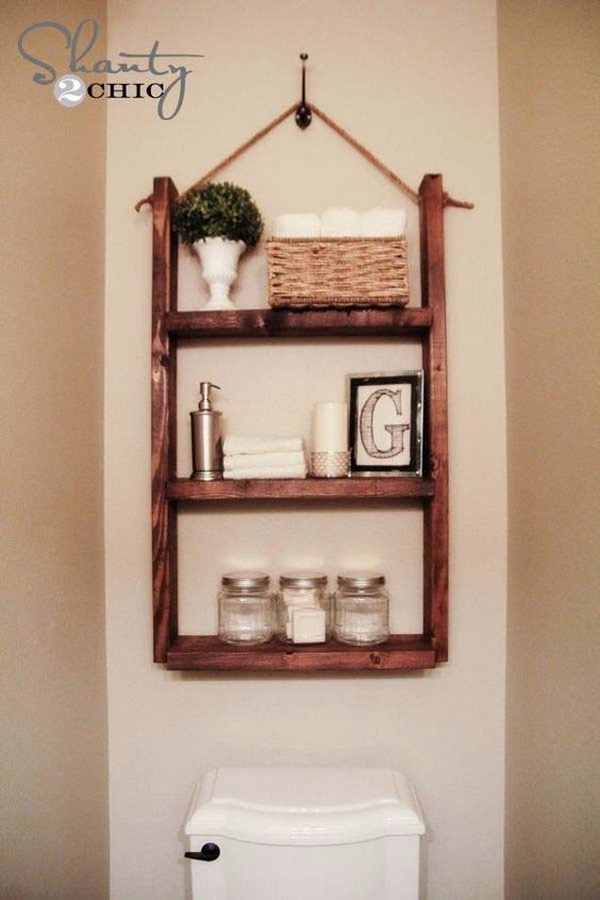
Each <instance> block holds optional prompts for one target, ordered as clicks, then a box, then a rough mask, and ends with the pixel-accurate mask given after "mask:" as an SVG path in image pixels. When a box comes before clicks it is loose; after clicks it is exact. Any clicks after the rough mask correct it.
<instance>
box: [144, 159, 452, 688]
mask: <svg viewBox="0 0 600 900" xmlns="http://www.w3.org/2000/svg"><path fill="white" fill-rule="evenodd" d="M176 199H177V190H176V188H175V186H174V184H173V182H172V181H171V179H170V178H156V179H155V181H154V192H153V195H152V206H153V219H154V237H153V282H152V543H153V612H154V660H155V662H158V663H164V664H166V665H167V668H169V669H180V670H185V669H192V670H194V669H195V670H228V671H238V672H252V671H277V672H289V673H292V672H315V671H340V672H344V671H352V672H356V671H361V672H385V671H388V672H389V671H394V670H398V671H401V670H410V669H426V668H431V667H432V666H434V665H436V664H437V663H440V662H444V661H446V660H447V659H448V447H447V443H448V436H447V435H448V429H447V393H446V322H445V287H444V238H443V210H444V206H445V204H446V203H447V198H446V197H445V195H444V192H443V189H442V178H441V176H440V175H426V176H425V177H424V179H423V181H422V183H421V186H420V189H419V211H420V237H421V293H422V307H421V308H405V309H352V310H306V311H291V310H284V309H279V310H271V309H252V310H244V309H241V310H235V311H231V312H230V311H225V312H180V311H178V310H177V260H178V239H177V235H176V234H175V232H174V231H173V230H172V228H171V214H172V211H173V207H174V204H175V202H176ZM314 337H319V338H323V339H327V338H336V339H337V338H348V339H352V340H354V339H360V338H373V337H381V338H387V339H388V340H389V339H399V340H401V339H405V338H412V339H417V340H419V341H420V342H421V344H422V354H423V369H424V372H425V385H426V390H425V435H424V439H425V448H426V460H425V476H424V477H423V478H412V477H404V478H372V479H365V478H348V479H333V480H327V479H312V478H309V479H299V480H265V481H225V480H223V481H213V482H199V481H192V480H191V479H188V478H177V475H176V473H177V459H176V447H177V390H176V373H177V347H178V345H179V343H180V342H181V341H186V340H198V341H202V340H211V341H212V340H214V339H215V338H219V339H221V338H223V339H227V338H231V339H236V340H238V339H248V340H255V339H259V340H262V339H265V338H286V339H293V338H298V339H303V338H314ZM374 368H377V366H376V363H375V364H374ZM257 500H260V501H263V500H265V501H295V502H310V501H320V502H332V503H333V502H335V503H337V502H340V501H343V502H348V503H362V502H365V501H385V502H389V501H395V502H399V503H402V502H407V503H420V504H421V505H422V507H423V515H424V537H423V554H424V555H423V632H422V634H420V635H391V636H390V638H389V640H388V641H386V643H385V644H382V645H380V646H378V647H368V648H356V647H348V646H346V645H343V644H338V643H336V642H335V641H329V642H328V643H326V644H321V645H311V646H306V647H305V646H301V645H296V646H294V647H292V648H289V647H287V646H286V645H283V644H281V643H279V642H277V641H272V642H270V643H269V644H265V645H262V646H260V647H253V648H237V647H230V646H228V645H226V644H223V643H222V642H221V641H219V640H218V638H217V637H216V636H214V635H196V636H194V635H180V634H179V631H178V624H177V620H178V616H177V602H178V600H177V517H178V510H179V507H180V505H181V504H182V503H195V504H202V503H214V502H221V501H227V502H238V503H244V502H248V501H257ZM199 508H202V507H199Z"/></svg>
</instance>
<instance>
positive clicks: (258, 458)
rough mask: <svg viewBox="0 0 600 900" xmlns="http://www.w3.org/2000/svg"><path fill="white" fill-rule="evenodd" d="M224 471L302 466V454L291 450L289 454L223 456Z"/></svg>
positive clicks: (235, 454) (236, 454) (237, 454)
mask: <svg viewBox="0 0 600 900" xmlns="http://www.w3.org/2000/svg"><path fill="white" fill-rule="evenodd" d="M224 462H225V471H226V472H228V471H235V470H236V469H264V468H269V467H270V466H299V465H304V464H305V463H304V453H302V451H300V450H293V451H290V452H289V453H234V454H232V455H230V456H228V455H227V454H225V457H224Z"/></svg>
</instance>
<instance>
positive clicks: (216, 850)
mask: <svg viewBox="0 0 600 900" xmlns="http://www.w3.org/2000/svg"><path fill="white" fill-rule="evenodd" d="M220 855H221V848H220V847H219V846H218V844H204V846H203V847H202V850H201V851H200V853H189V852H188V853H186V854H185V856H186V859H202V860H204V862H214V860H215V859H218V858H219V856H220Z"/></svg>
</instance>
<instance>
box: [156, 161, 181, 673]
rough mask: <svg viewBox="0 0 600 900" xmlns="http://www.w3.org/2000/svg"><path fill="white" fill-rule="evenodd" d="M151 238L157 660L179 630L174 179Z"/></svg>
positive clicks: (161, 198)
mask: <svg viewBox="0 0 600 900" xmlns="http://www.w3.org/2000/svg"><path fill="white" fill-rule="evenodd" d="M153 197H154V201H153V242H152V398H151V402H152V576H153V579H152V587H153V619H154V660H155V662H165V661H166V655H167V647H168V646H169V643H170V641H171V640H172V639H173V638H175V637H176V635H177V510H176V507H175V504H172V503H170V502H169V501H168V499H167V493H166V485H167V481H168V479H169V478H172V477H174V475H175V472H176V456H175V454H176V447H177V441H176V434H177V432H176V427H177V423H176V410H175V402H176V377H177V373H176V353H175V347H174V340H173V339H172V338H170V336H169V334H168V333H167V330H166V328H165V314H166V313H167V311H169V310H175V309H176V307H177V252H178V243H177V238H176V236H175V235H174V233H173V232H172V231H171V209H172V206H173V203H174V202H175V199H176V197H177V191H176V189H175V185H174V184H173V182H172V181H171V179H170V178H155V179H154V195H153Z"/></svg>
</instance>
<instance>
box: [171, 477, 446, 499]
mask: <svg viewBox="0 0 600 900" xmlns="http://www.w3.org/2000/svg"><path fill="white" fill-rule="evenodd" d="M434 489H435V485H434V482H433V480H432V479H430V478H409V477H406V478H402V477H398V478H289V479H288V478H280V479H252V480H250V479H248V480H247V481H246V480H244V481H230V480H227V479H222V480H219V481H192V480H191V479H190V478H176V479H174V480H172V481H169V483H168V485H167V497H168V498H169V499H170V500H192V501H217V500H331V501H336V500H340V501H344V500H373V499H391V500H402V499H419V498H421V497H432V496H433V492H434Z"/></svg>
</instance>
